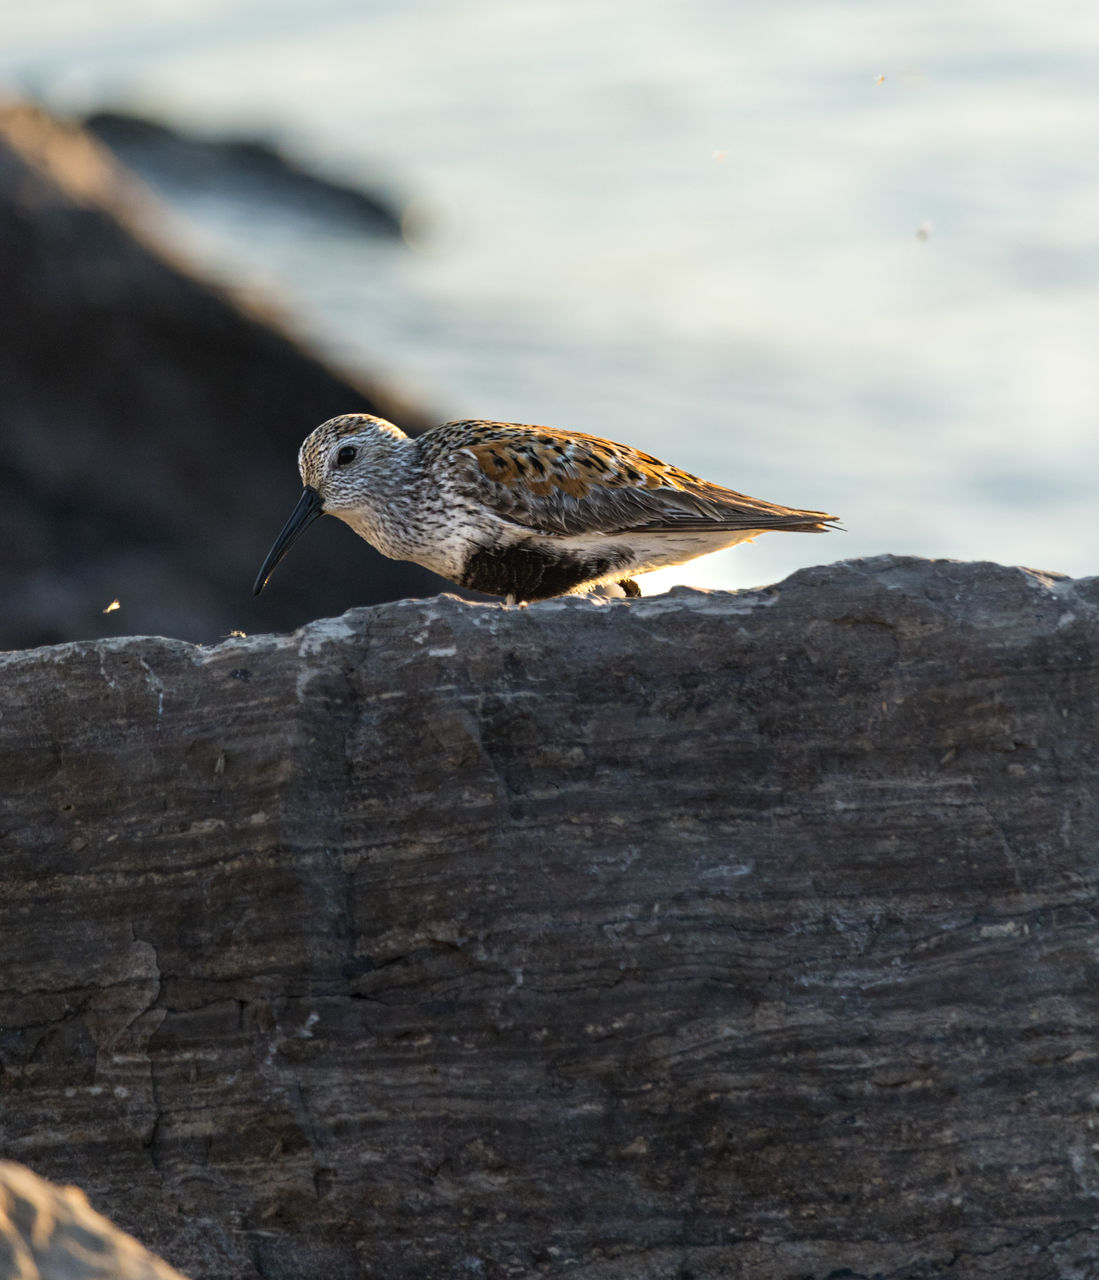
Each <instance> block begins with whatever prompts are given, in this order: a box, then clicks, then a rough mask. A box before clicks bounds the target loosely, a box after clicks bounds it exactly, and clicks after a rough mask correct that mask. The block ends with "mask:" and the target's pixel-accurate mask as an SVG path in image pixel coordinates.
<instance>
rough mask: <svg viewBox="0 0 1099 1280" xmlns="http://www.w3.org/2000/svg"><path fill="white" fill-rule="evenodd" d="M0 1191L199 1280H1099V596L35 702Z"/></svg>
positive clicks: (931, 607) (916, 607)
mask: <svg viewBox="0 0 1099 1280" xmlns="http://www.w3.org/2000/svg"><path fill="white" fill-rule="evenodd" d="M0 700H2V704H0V759H2V768H3V776H4V779H5V796H6V802H7V804H6V813H5V816H4V819H3V823H2V829H0V839H2V841H3V849H4V855H3V858H2V861H0V975H2V986H3V991H2V994H0V1090H2V1102H0V1149H2V1150H3V1152H4V1153H5V1154H6V1155H8V1156H10V1157H12V1158H15V1159H19V1160H23V1161H26V1162H28V1163H29V1164H31V1165H32V1166H33V1167H35V1168H36V1169H38V1170H39V1171H41V1172H43V1173H46V1174H48V1175H49V1176H51V1177H54V1178H56V1179H59V1180H63V1181H76V1182H79V1183H81V1184H82V1185H84V1186H85V1187H87V1188H88V1190H89V1192H92V1193H93V1195H94V1199H95V1202H96V1203H97V1205H99V1206H100V1207H101V1208H103V1209H105V1210H106V1211H108V1212H109V1213H110V1214H111V1215H112V1217H114V1218H115V1219H116V1220H117V1221H118V1222H119V1223H120V1225H121V1226H122V1227H123V1228H124V1229H126V1230H128V1231H132V1232H133V1233H134V1234H135V1235H137V1236H138V1237H139V1238H140V1239H142V1240H144V1241H145V1242H146V1243H147V1244H148V1245H149V1246H150V1247H153V1248H155V1249H157V1251H158V1252H159V1253H161V1254H162V1255H163V1256H164V1257H165V1258H167V1259H168V1260H169V1261H170V1262H171V1263H172V1264H173V1265H175V1266H178V1267H179V1268H181V1269H182V1270H184V1271H186V1272H187V1273H188V1274H189V1275H191V1276H192V1277H193V1278H194V1280H200V1278H203V1277H215V1276H216V1277H221V1278H223V1277H239V1278H240V1280H245V1278H247V1280H255V1278H256V1277H264V1280H283V1278H284V1277H299V1276H325V1277H358V1276H376V1277H385V1280H413V1278H414V1277H415V1280H422V1278H423V1277H427V1276H430V1277H432V1278H433V1280H436V1278H445V1277H460V1276H481V1277H486V1278H487V1280H498V1278H503V1277H508V1276H513V1277H534V1276H564V1275H568V1276H570V1277H582V1278H583V1280H638V1278H645V1277H651V1278H652V1280H664V1278H665V1277H682V1278H685V1277H688V1276H691V1277H695V1278H696V1280H719V1278H720V1280H727V1278H728V1277H730V1276H739V1277H746V1278H749V1280H756V1278H760V1280H789V1278H792V1277H799V1278H806V1277H813V1278H814V1280H825V1277H829V1276H830V1277H832V1278H833V1280H836V1278H838V1277H841V1276H848V1277H855V1276H862V1277H869V1276H889V1277H896V1278H901V1277H903V1278H905V1280H940V1278H941V1277H943V1276H946V1275H950V1276H952V1277H955V1278H956V1280H970V1278H978V1280H984V1278H986V1277H1000V1278H1004V1277H1011V1280H1052V1278H1053V1277H1058V1278H1060V1280H1070V1278H1074V1280H1085V1277H1092V1276H1094V1275H1096V1274H1097V1273H1099V1235H1097V1233H1096V1232H1095V1230H1094V1222H1095V1197H1096V1194H1097V1192H1099V1163H1097V1160H1096V1150H1095V1149H1096V1142H1097V1139H1096V1137H1095V1132H1094V1126H1095V1123H1096V1117H1097V1116H1099V1110H1097V1108H1099V1094H1097V1091H1096V1085H1095V1078H1096V1070H1097V1063H1099V1034H1097V1031H1096V1026H1097V1022H1099V1008H1097V995H1096V993H1097V991H1099V972H1097V966H1096V955H1097V954H1099V925H1097V923H1096V910H1095V900H1096V894H1097V889H1099V885H1097V881H1099V862H1097V859H1096V848H1097V847H1099V739H1097V736H1096V732H1095V725H1096V723H1097V722H1099V579H1096V578H1091V579H1086V580H1081V581H1075V582H1074V581H1070V580H1068V579H1066V578H1063V577H1060V576H1058V575H1055V574H1041V573H1036V572H1032V571H1029V570H1024V569H1008V568H1002V567H1000V566H997V565H989V564H978V565H968V564H957V563H953V562H949V561H937V562H929V561H922V560H915V559H906V558H895V557H888V556H885V557H881V558H878V559H874V560H866V561H853V562H848V563H841V564H837V565H832V566H830V567H827V568H819V569H812V570H805V571H803V572H799V573H797V574H795V575H793V577H791V578H789V579H788V580H787V581H785V582H783V583H781V584H779V585H777V586H774V587H769V588H766V589H764V590H760V591H755V592H741V593H736V594H729V593H721V592H714V593H704V592H694V591H686V590H679V591H676V592H673V593H672V594H670V595H668V596H663V597H655V598H650V599H641V600H634V601H609V602H604V603H594V602H590V601H585V600H578V599H564V600H552V601H547V602H545V603H542V604H537V605H533V606H531V607H530V608H527V609H523V610H511V611H508V610H504V609H502V608H499V607H493V606H486V605H473V604H467V603H463V602H462V601H459V600H457V599H455V598H452V597H445V596H444V597H441V598H439V599H435V600H430V601H415V602H413V601H405V602H402V603H399V604H390V605H383V606H380V607H377V608H374V609H369V610H358V611H353V612H350V613H348V614H346V615H344V616H343V617H342V618H338V619H332V620H328V621H324V622H318V623H315V624H313V625H310V626H308V627H306V628H304V629H303V630H301V631H299V632H298V633H296V634H293V635H283V636H264V637H258V638H253V639H248V640H239V641H236V640H234V641H230V642H228V643H225V644H222V645H220V646H218V647H216V648H210V649H200V648H194V647H192V646H190V645H187V644H183V643H180V642H176V641H168V640H150V639H113V640H107V641H103V642H99V643H94V644H75V645H68V646H64V647H60V648H53V649H46V650H41V651H38V652H33V653H23V654H13V655H9V656H7V657H6V658H4V659H3V660H2V671H0Z"/></svg>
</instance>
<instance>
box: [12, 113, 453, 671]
mask: <svg viewBox="0 0 1099 1280" xmlns="http://www.w3.org/2000/svg"><path fill="white" fill-rule="evenodd" d="M158 226H159V223H158V211H157V207H156V205H155V202H154V201H153V200H152V197H151V196H150V195H149V194H148V193H147V192H146V191H144V189H143V188H141V187H140V185H139V184H138V183H137V182H136V179H133V178H132V177H130V176H129V175H128V174H127V173H126V171H125V170H123V169H122V168H121V167H120V166H119V165H118V164H117V163H115V162H114V160H113V159H112V157H111V155H110V153H109V152H108V151H107V150H106V149H105V148H104V147H101V146H100V145H98V144H97V143H96V142H95V141H94V139H92V138H91V137H90V136H89V135H88V134H86V133H84V132H82V131H81V130H79V129H77V128H75V127H73V126H67V125H65V124H63V123H61V122H59V121H57V120H54V119H51V118H50V117H49V116H47V115H45V114H43V113H42V112H39V111H36V110H34V109H32V108H30V107H25V106H12V107H8V108H5V109H0V279H2V280H3V288H2V289H0V403H2V404H3V415H4V418H3V423H4V429H3V432H2V433H0V594H2V596H3V599H4V602H5V603H4V610H3V613H2V615H0V648H15V647H18V646H22V645H31V644H43V643H47V642H52V641H57V640H72V639H82V638H95V637H97V636H103V635H113V634H118V633H121V632H135V631H136V632H145V633H148V632H152V633H161V634H166V635H176V636H183V637H186V638H187V639H192V640H203V641H212V640H215V639H217V638H219V637H220V636H224V635H226V634H227V633H228V632H229V631H231V630H243V631H256V630H264V629H274V628H285V627H292V626H299V625H301V624H302V623H303V622H306V621H308V620H309V619H310V618H315V617H317V616H319V615H322V614H324V613H331V612H335V611H338V610H339V609H342V608H345V607H346V606H347V604H348V603H349V602H354V603H362V604H369V603H372V602H374V601H377V600H384V599H392V598H393V597H394V596H400V595H402V594H410V593H412V594H415V593H418V592H428V593H430V592H431V591H434V590H437V589H438V585H439V580H438V579H436V578H432V577H431V575H429V574H426V573H425V572H424V571H423V570H419V569H416V568H415V567H413V566H410V565H400V564H397V563H396V562H394V561H391V560H384V559H383V558H382V557H381V556H379V555H376V554H375V553H373V552H372V551H370V550H369V549H368V548H367V547H365V546H363V545H362V544H361V542H360V540H359V539H357V538H355V536H354V535H353V534H351V533H350V531H348V530H345V529H341V528H340V527H339V526H338V523H337V522H336V521H334V520H327V521H323V522H322V523H321V525H320V526H319V527H318V529H317V530H316V532H317V534H318V535H319V537H318V538H317V540H316V541H314V540H313V539H312V538H311V539H310V542H311V543H312V544H313V545H312V546H309V545H308V544H305V545H303V548H302V550H303V551H304V552H305V554H304V556H303V557H302V558H301V559H297V557H295V559H296V563H292V562H288V563H287V565H286V566H284V569H285V572H284V571H283V569H280V573H279V584H278V585H279V589H278V591H272V592H268V593H266V594H265V595H264V596H263V598H262V599H261V600H258V601H255V602H253V601H252V598H251V583H252V580H253V578H254V577H255V574H256V570H257V568H258V567H259V564H260V562H261V561H262V559H263V557H264V555H265V554H266V552H267V548H268V547H269V546H270V544H271V540H272V538H273V537H274V536H275V534H276V533H277V532H278V530H279V529H280V528H281V527H282V524H283V522H284V521H285V519H286V517H287V515H288V514H289V511H290V508H291V507H292V506H293V504H294V502H295V501H296V499H297V496H298V494H299V493H300V481H299V480H298V478H297V474H296V468H295V459H296V456H297V449H298V445H299V444H300V443H301V440H302V438H303V437H304V436H305V435H306V433H307V432H308V431H310V430H311V429H312V428H313V427H314V426H315V425H316V424H317V423H318V422H321V421H323V420H324V419H325V418H327V417H330V416H331V415H332V414H334V413H344V412H347V411H349V410H352V409H359V408H364V407H367V406H374V407H375V409H376V411H378V412H380V413H383V414H385V415H386V416H387V417H393V418H394V419H395V420H396V421H399V422H401V424H402V425H403V426H406V427H407V428H409V429H411V430H414V429H416V428H417V427H420V426H423V425H426V423H425V421H424V420H423V419H422V418H421V417H420V416H419V415H418V414H416V413H415V412H413V411H412V410H411V409H410V408H408V407H407V406H406V405H403V404H402V403H401V402H400V400H399V399H398V398H397V397H395V396H394V395H392V394H391V393H386V392H384V391H383V390H382V389H381V388H379V387H374V386H371V385H369V384H368V383H366V382H365V381H359V380H351V379H348V378H345V377H342V376H340V375H339V374H337V373H334V372H333V371H332V370H330V369H328V368H326V367H324V366H323V365H322V364H321V363H320V362H318V361H317V360H316V359H315V358H314V357H312V356H310V355H309V354H307V353H306V352H305V351H304V350H302V349H301V348H300V347H298V346H297V345H296V344H295V342H294V341H293V340H292V339H291V338H290V337H288V336H287V334H286V332H285V331H284V330H283V329H282V327H281V326H280V323H279V320H278V319H277V317H275V316H274V315H273V314H271V312H270V310H266V311H265V310H263V309H261V308H260V307H259V306H258V305H256V304H255V303H253V302H249V301H246V300H244V299H242V298H240V297H236V296H233V295H230V294H229V293H226V292H224V291H219V290H217V289H215V288H213V287H212V286H210V285H209V284H206V283H204V282H203V281H201V280H200V279H198V278H197V277H196V276H194V275H193V274H192V273H191V272H190V271H189V270H188V269H187V267H186V266H185V265H184V264H183V263H181V262H179V261H177V260H174V259H173V257H172V255H171V253H170V251H169V250H167V249H166V248H165V247H164V244H163V243H162V242H160V241H158V239H157V236H156V230H157V228H158ZM322 569H323V571H320V570H322ZM115 598H118V599H120V600H121V605H122V607H121V608H120V609H119V610H118V611H116V612H112V613H109V614H104V612H103V610H104V609H105V608H106V607H107V605H108V604H109V603H110V601H111V600H112V599H115Z"/></svg>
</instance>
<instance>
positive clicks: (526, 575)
mask: <svg viewBox="0 0 1099 1280" xmlns="http://www.w3.org/2000/svg"><path fill="white" fill-rule="evenodd" d="M298 467H299V470H300V471H301V477H302V482H303V484H304V485H305V491H304V492H303V494H302V499H301V501H300V502H299V504H298V508H297V509H296V510H295V512H294V515H293V516H292V517H291V519H290V521H289V522H288V524H287V526H286V528H285V529H284V530H283V532H282V534H280V535H279V538H278V539H277V540H276V542H275V545H274V546H273V547H272V549H271V552H270V554H269V555H268V557H267V560H266V561H265V562H264V566H263V568H262V569H261V570H260V575H259V577H258V578H257V580H256V591H257V593H258V592H259V591H260V590H262V588H263V586H264V584H265V583H266V581H267V578H268V577H269V576H270V574H271V572H272V570H273V569H274V567H275V565H276V564H277V563H278V561H279V560H280V559H281V558H282V556H283V555H284V554H285V552H286V551H287V550H288V548H289V546H290V545H291V543H292V542H293V541H294V539H295V538H296V537H297V536H298V534H299V533H300V532H301V531H302V529H304V528H305V527H306V525H307V524H309V523H311V521H312V520H313V519H315V518H316V517H317V516H319V515H321V514H330V515H334V516H337V517H338V518H339V519H341V520H344V521H345V522H346V523H347V524H349V525H350V526H351V527H352V528H353V529H354V530H355V531H356V532H357V533H359V534H360V535H361V536H362V537H364V538H365V539H366V540H367V541H368V542H370V543H372V544H373V545H374V546H375V547H377V548H378V550H379V551H381V552H382V553H383V554H384V555H387V556H391V557H393V558H395V559H407V560H413V561H415V562H416V563H417V564H422V565H424V566H425V567H426V568H428V569H431V570H433V571H434V572H436V573H438V574H441V575H442V576H443V577H445V578H449V579H450V580H451V581H452V582H456V583H459V584H460V585H462V586H465V587H469V588H471V589H473V590H477V591H483V592H486V593H488V594H490V595H502V596H506V597H507V598H508V599H509V600H519V601H526V600H540V599H544V598H545V597H547V596H553V595H561V594H565V593H568V592H573V591H583V590H587V589H590V588H592V587H594V586H597V585H599V584H601V583H605V582H613V581H619V582H621V583H623V585H624V586H625V587H626V589H627V594H636V588H634V589H633V590H632V591H631V590H630V588H633V583H632V582H630V578H631V575H632V574H635V573H645V572H648V571H649V570H651V569H657V568H661V567H664V566H667V565H674V564H682V563H683V562H684V561H687V560H691V559H693V558H694V557H696V556H700V555H705V554H706V553H707V552H710V551H717V550H720V549H721V548H722V547H728V546H732V545H734V544H735V543H738V542H744V541H747V540H749V539H751V538H753V537H755V536H756V535H757V534H759V533H766V532H768V531H770V530H786V531H792V532H803V533H823V532H826V531H827V530H828V528H829V527H830V526H831V525H832V523H833V521H834V519H835V517H833V516H830V515H827V514H825V513H824V512H823V511H803V510H799V509H797V508H793V507H783V506H779V505H777V504H775V503H772V502H763V501H760V500H759V499H757V498H749V497H747V496H746V495H744V494H742V493H736V492H735V491H734V490H732V489H726V488H723V487H722V486H721V485H718V484H713V483H711V482H710V481H708V480H703V479H701V478H700V477H698V476H695V475H691V473H690V472H687V471H683V470H681V469H680V468H679V467H674V466H670V465H669V464H668V463H665V462H661V461H660V459H659V458H654V457H652V456H651V455H650V454H647V453H642V452H641V451H640V450H638V449H633V448H631V447H630V446H629V445H622V444H615V443H614V442H613V441H610V440H603V439H600V438H599V437H597V436H589V435H584V434H582V433H580V432H574V431H558V430H554V429H553V428H550V427H538V426H524V425H521V424H517V423H512V422H489V421H482V420H464V421H460V422H448V423H445V424H444V425H443V426H440V427H435V428H434V429H433V430H431V431H428V432H426V433H425V434H424V435H421V436H419V437H417V438H415V439H410V438H409V437H408V436H406V435H405V434H404V432H402V431H400V430H399V428H397V427H395V426H393V425H392V424H391V423H388V422H385V421H384V420H383V419H381V418H375V417H372V416H370V415H369V414H347V415H345V416H343V417H339V418H332V419H330V420H329V421H328V422H325V423H323V424H322V425H321V426H319V427H318V428H317V429H316V430H315V431H314V432H312V434H311V435H309V436H308V437H307V438H306V440H305V441H304V443H303V444H302V447H301V450H300V452H299V454H298Z"/></svg>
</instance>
